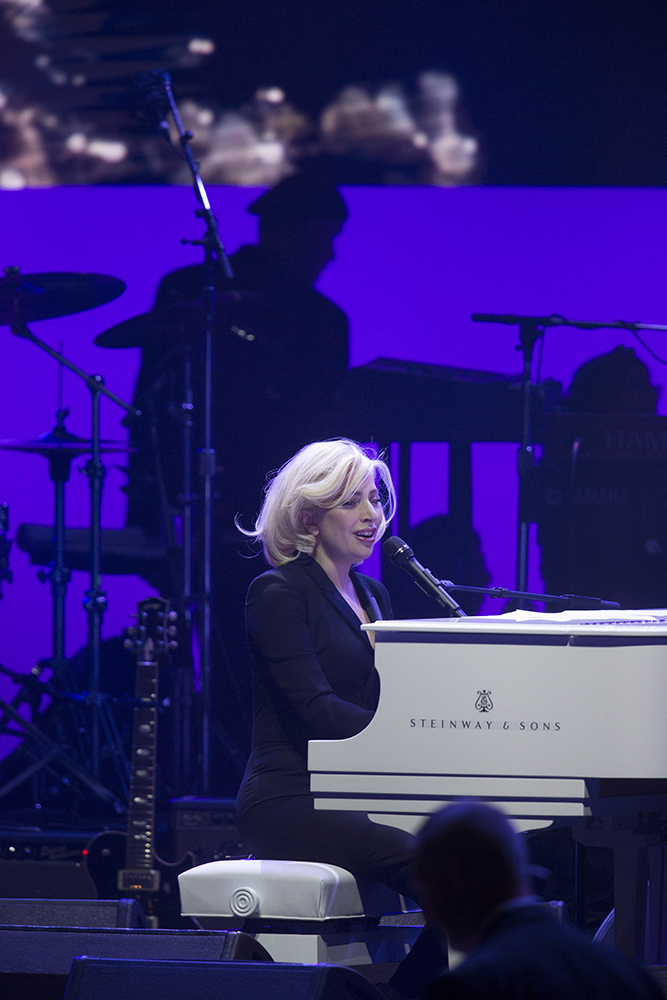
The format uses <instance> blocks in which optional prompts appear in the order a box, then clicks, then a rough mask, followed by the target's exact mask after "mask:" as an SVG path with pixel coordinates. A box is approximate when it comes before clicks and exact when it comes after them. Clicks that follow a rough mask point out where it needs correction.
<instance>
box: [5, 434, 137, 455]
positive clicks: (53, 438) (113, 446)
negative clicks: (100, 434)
mask: <svg viewBox="0 0 667 1000" xmlns="http://www.w3.org/2000/svg"><path fill="white" fill-rule="evenodd" d="M92 450H93V445H92V441H89V440H88V438H80V437H76V436H75V435H74V434H69V433H68V432H67V431H65V432H64V434H63V433H62V432H61V433H60V434H54V432H53V431H49V433H48V434H40V436H39V437H38V438H33V439H32V440H30V439H28V440H27V441H18V440H11V439H6V440H4V441H0V451H27V452H31V453H32V454H35V455H44V456H45V457H46V458H50V457H52V456H53V455H55V454H56V453H57V452H65V453H66V454H68V455H70V457H71V458H76V456H77V455H89V454H90V453H91V452H92ZM100 451H134V449H133V448H130V447H129V445H127V444H126V443H125V442H124V441H110V440H106V439H105V440H103V441H100Z"/></svg>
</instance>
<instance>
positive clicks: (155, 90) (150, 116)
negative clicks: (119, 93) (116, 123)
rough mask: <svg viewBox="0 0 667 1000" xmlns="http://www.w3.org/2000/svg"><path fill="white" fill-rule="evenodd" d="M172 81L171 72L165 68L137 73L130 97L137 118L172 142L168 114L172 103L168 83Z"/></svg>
mask: <svg viewBox="0 0 667 1000" xmlns="http://www.w3.org/2000/svg"><path fill="white" fill-rule="evenodd" d="M168 83H171V80H170V77H169V74H168V73H167V71H166V70H163V69H152V70H149V71H148V72H139V73H135V74H134V76H133V77H132V91H131V97H130V105H131V111H132V114H133V115H134V117H135V118H139V119H142V120H143V121H145V122H147V123H148V124H149V125H150V126H151V127H152V128H154V129H155V130H156V132H157V133H158V135H162V136H164V138H165V139H166V140H167V142H169V143H171V138H170V135H169V123H168V122H167V115H168V113H169V111H170V108H171V105H170V103H169V98H168V96H167V91H166V85H167V84H168Z"/></svg>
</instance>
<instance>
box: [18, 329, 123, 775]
mask: <svg viewBox="0 0 667 1000" xmlns="http://www.w3.org/2000/svg"><path fill="white" fill-rule="evenodd" d="M11 331H12V333H13V334H15V335H16V336H18V337H24V338H25V339H26V340H29V341H30V342H31V343H32V344H34V345H35V346H36V347H39V348H40V349H41V350H42V351H44V352H45V353H46V354H48V355H50V357H52V358H54V360H56V361H58V362H59V363H60V364H61V365H64V366H65V367H66V368H68V369H69V370H70V371H71V372H74V374H75V375H77V376H78V377H79V378H80V379H82V380H83V381H84V382H85V383H86V385H87V386H88V388H89V390H90V394H91V407H92V458H91V459H90V461H89V462H87V464H86V472H87V475H88V480H89V483H90V536H91V554H90V589H89V590H88V591H87V592H86V596H85V600H84V605H85V607H86V610H87V611H88V616H89V617H88V641H89V648H90V661H91V679H90V693H89V704H90V711H91V738H92V750H91V772H92V775H93V778H94V779H97V778H98V777H99V771H100V713H99V704H98V703H99V692H100V664H101V648H100V647H101V640H102V617H103V614H104V609H105V607H106V598H105V595H104V592H103V591H102V589H101V583H102V581H101V565H102V521H101V513H102V483H103V481H104V471H105V470H104V466H103V465H102V461H101V458H100V396H106V397H107V398H108V399H110V400H111V401H112V402H113V403H115V404H116V405H117V406H120V407H121V409H123V410H126V411H127V413H129V414H132V415H133V416H138V415H139V411H138V410H137V409H135V407H133V406H132V405H130V404H129V403H124V402H123V400H122V399H120V398H119V397H118V396H116V395H115V394H114V393H113V392H110V391H109V390H108V389H106V388H105V387H104V381H103V379H102V376H101V375H87V374H86V373H85V372H84V371H83V370H82V369H81V368H79V367H78V366H77V365H75V364H73V362H71V361H69V360H68V359H67V358H65V357H64V356H63V355H62V354H60V353H59V352H58V351H55V350H53V348H52V347H49V345H48V344H45V343H44V341H42V340H40V339H39V338H38V337H36V336H35V335H34V334H33V333H32V332H31V331H30V330H29V329H28V327H27V325H26V324H25V322H24V321H23V320H22V319H20V317H19V318H16V319H15V320H14V322H13V323H12V324H11ZM63 485H64V484H63ZM63 503H64V500H63ZM61 541H62V558H63V563H64V527H63V538H62V540H61ZM59 586H60V585H59ZM59 598H60V599H61V600H62V599H64V591H59Z"/></svg>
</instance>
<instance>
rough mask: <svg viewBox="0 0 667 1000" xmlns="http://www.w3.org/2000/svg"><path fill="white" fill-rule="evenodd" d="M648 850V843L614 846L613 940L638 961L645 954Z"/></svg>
mask: <svg viewBox="0 0 667 1000" xmlns="http://www.w3.org/2000/svg"><path fill="white" fill-rule="evenodd" d="M648 854H649V849H648V848H647V847H634V846H632V845H625V844H624V845H622V846H615V847H614V943H615V945H616V947H617V948H618V949H619V951H622V952H623V954H625V955H627V956H628V957H630V958H635V959H637V961H639V962H644V961H645V954H646V905H647V883H648V876H649V857H648Z"/></svg>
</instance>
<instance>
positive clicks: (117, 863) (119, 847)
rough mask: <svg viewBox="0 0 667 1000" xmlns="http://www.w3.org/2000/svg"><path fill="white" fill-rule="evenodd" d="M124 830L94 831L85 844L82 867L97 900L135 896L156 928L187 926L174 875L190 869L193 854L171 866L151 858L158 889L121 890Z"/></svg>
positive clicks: (124, 849) (188, 853)
mask: <svg viewBox="0 0 667 1000" xmlns="http://www.w3.org/2000/svg"><path fill="white" fill-rule="evenodd" d="M126 847H127V833H124V832H122V831H121V830H105V831H104V832H103V833H98V834H97V835H96V836H95V837H93V838H92V840H91V841H89V843H88V844H87V846H86V867H87V869H88V873H89V875H90V877H91V878H92V880H93V882H94V884H95V888H96V889H97V895H98V898H99V899H121V898H122V899H136V900H137V902H138V903H139V904H140V905H141V907H142V909H143V911H144V913H145V914H146V918H147V920H148V922H149V923H151V924H153V925H154V926H159V927H175V928H181V927H185V928H191V927H193V926H195V925H194V924H193V921H192V920H191V919H190V917H182V916H181V904H180V898H179V895H178V876H179V875H180V874H181V872H184V871H187V870H188V868H192V866H193V864H194V862H195V857H194V854H192V853H191V852H189V851H188V852H187V853H186V854H184V855H183V857H182V858H181V859H180V861H178V862H176V864H174V865H169V864H165V863H164V862H162V861H160V860H158V859H157V858H155V857H154V858H153V861H152V865H153V868H152V870H153V871H157V873H158V875H159V882H160V888H159V889H158V890H157V891H156V892H147V891H141V892H139V891H137V890H136V889H135V890H131V889H128V890H125V889H120V888H119V887H118V876H119V874H120V872H121V871H123V870H124V865H125V854H126Z"/></svg>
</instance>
